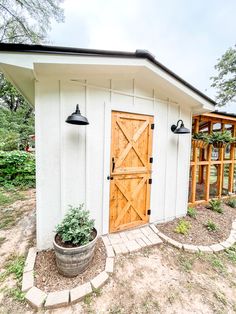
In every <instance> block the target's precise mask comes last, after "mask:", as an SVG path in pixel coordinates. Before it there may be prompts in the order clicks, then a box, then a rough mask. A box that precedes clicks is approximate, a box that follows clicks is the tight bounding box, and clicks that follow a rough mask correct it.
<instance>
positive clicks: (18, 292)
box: [6, 287, 25, 302]
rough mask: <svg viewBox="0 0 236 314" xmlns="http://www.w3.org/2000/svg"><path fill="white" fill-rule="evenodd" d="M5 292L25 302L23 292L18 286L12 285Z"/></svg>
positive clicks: (14, 298)
mask: <svg viewBox="0 0 236 314" xmlns="http://www.w3.org/2000/svg"><path fill="white" fill-rule="evenodd" d="M6 294H7V295H8V296H9V297H12V299H13V300H15V301H18V302H25V293H24V292H22V291H21V289H20V287H14V288H11V289H7V290H6Z"/></svg>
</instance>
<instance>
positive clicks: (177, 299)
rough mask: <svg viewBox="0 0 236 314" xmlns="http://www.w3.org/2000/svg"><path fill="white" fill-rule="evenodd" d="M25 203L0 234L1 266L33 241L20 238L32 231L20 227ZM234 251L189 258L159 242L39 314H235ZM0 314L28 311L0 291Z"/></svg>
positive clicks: (27, 218)
mask: <svg viewBox="0 0 236 314" xmlns="http://www.w3.org/2000/svg"><path fill="white" fill-rule="evenodd" d="M26 201H27V200H24V201H23V202H26ZM28 201H29V203H30V204H31V205H30V206H29V207H30V208H31V210H28V211H27V210H26V211H25V212H24V213H23V214H22V218H21V219H20V220H19V221H18V223H17V224H16V225H15V226H13V227H12V228H11V230H6V233H5V234H4V236H5V237H7V239H9V242H5V241H6V240H5V241H4V243H3V244H2V245H1V246H0V256H1V263H2V264H1V265H3V263H4V260H6V259H7V257H8V256H9V254H10V253H12V252H14V253H15V254H22V253H23V252H25V253H26V250H27V247H28V246H29V245H31V244H32V242H33V239H32V237H31V236H28V238H26V237H24V236H22V232H24V231H25V230H27V229H28V230H33V229H34V228H33V226H31V227H28V228H25V224H26V221H28V222H29V221H31V223H32V224H34V220H33V219H31V218H30V217H31V215H32V213H33V212H34V211H33V208H34V206H33V202H32V203H31V201H32V199H31V201H30V199H29V200H28ZM23 204H24V205H25V206H26V203H23ZM28 222H27V223H28ZM1 232H3V231H2V230H1ZM23 235H24V233H23ZM234 249H235V251H233V250H231V251H228V252H224V253H219V254H208V255H205V254H190V253H185V252H183V251H180V250H178V249H175V248H172V247H171V246H168V245H164V244H163V245H161V246H160V245H159V246H155V247H152V248H149V249H143V250H141V251H139V252H136V253H134V254H128V255H123V256H119V257H116V262H115V272H114V274H113V275H112V276H111V277H110V279H109V281H108V282H107V284H106V285H105V286H104V287H103V288H102V289H98V290H97V291H96V292H94V293H93V294H92V295H91V296H88V297H86V298H85V299H84V300H83V301H81V302H79V303H78V304H75V305H74V306H71V307H65V308H62V309H58V310H51V311H49V310H47V311H40V312H39V313H47V314H75V313H85V314H87V313H98V314H100V313H113V314H122V313H125V314H126V313H127V314H130V313H131V314H132V313H137V314H139V313H151V314H152V313H153V314H154V313H167V314H169V313H170V314H171V313H173V314H174V313H177V314H178V313H180V314H185V313H188V314H189V313H204V314H207V313H216V314H218V313H219V314H222V313H236V246H235V248H234ZM4 284H5V285H6V284H8V285H14V280H13V279H12V278H11V277H9V278H6V280H5V281H4V282H0V289H1V286H3V285H4ZM0 291H1V290H0ZM0 313H4V314H7V313H11V314H12V313H14V314H15V313H16V314H21V313H22V314H23V313H24V314H25V313H26V314H31V313H34V311H33V310H32V309H31V308H30V307H29V306H28V305H27V304H26V303H25V302H24V301H23V302H20V301H16V300H14V299H13V298H11V297H9V296H6V295H4V293H1V292H0Z"/></svg>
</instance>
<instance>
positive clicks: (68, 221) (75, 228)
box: [56, 204, 94, 245]
mask: <svg viewBox="0 0 236 314" xmlns="http://www.w3.org/2000/svg"><path fill="white" fill-rule="evenodd" d="M93 228H94V220H93V219H90V218H89V211H87V210H84V209H83V204H82V205H80V206H79V207H72V206H70V209H69V211H68V212H67V214H66V215H65V218H64V219H63V221H62V222H61V223H60V224H59V225H57V227H56V232H57V234H58V235H59V236H60V237H61V240H62V241H63V242H64V243H65V242H70V243H72V244H75V245H85V244H87V243H89V242H90V241H91V240H92V235H91V233H92V230H93Z"/></svg>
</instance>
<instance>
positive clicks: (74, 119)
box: [66, 105, 89, 125]
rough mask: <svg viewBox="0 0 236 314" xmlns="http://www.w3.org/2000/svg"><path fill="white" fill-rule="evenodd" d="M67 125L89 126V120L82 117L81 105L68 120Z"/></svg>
mask: <svg viewBox="0 0 236 314" xmlns="http://www.w3.org/2000/svg"><path fill="white" fill-rule="evenodd" d="M66 122H67V123H70V124H77V125H87V124H89V122H88V119H87V118H86V117H84V116H82V115H81V113H80V110H79V105H76V110H75V112H73V113H72V114H71V115H70V116H69V117H68V118H67V119H66Z"/></svg>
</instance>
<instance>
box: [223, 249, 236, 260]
mask: <svg viewBox="0 0 236 314" xmlns="http://www.w3.org/2000/svg"><path fill="white" fill-rule="evenodd" d="M225 255H226V257H227V259H228V260H230V261H231V262H233V263H236V244H235V245H233V246H231V247H230V248H229V249H227V250H225Z"/></svg>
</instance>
